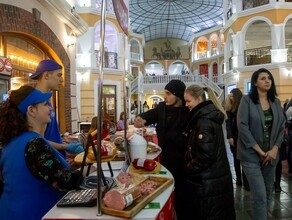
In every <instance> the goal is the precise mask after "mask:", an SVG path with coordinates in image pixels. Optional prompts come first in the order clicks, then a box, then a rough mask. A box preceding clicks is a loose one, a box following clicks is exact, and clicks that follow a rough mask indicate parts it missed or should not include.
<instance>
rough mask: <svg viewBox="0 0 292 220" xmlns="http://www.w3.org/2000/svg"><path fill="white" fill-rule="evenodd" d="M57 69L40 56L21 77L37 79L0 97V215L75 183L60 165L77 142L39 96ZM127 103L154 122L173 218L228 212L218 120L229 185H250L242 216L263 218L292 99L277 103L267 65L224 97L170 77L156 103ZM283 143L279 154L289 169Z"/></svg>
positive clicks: (42, 207)
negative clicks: (170, 183) (64, 136)
mask: <svg viewBox="0 0 292 220" xmlns="http://www.w3.org/2000/svg"><path fill="white" fill-rule="evenodd" d="M61 70H62V66H61V65H59V64H58V63H56V62H55V61H51V60H44V61H42V62H40V64H39V66H38V67H37V70H36V72H35V73H34V74H33V75H32V76H31V78H32V79H35V80H37V84H36V86H35V88H33V87H31V86H27V85H25V86H22V87H20V88H19V89H17V90H14V91H12V92H11V94H10V97H9V98H8V99H7V100H6V101H4V102H3V103H1V105H0V123H1V125H2V126H1V127H0V144H1V146H2V154H1V159H0V183H1V184H2V185H1V184H0V190H1V191H0V219H31V220H34V219H35V220H39V219H41V217H42V216H43V215H44V214H45V213H46V212H47V211H48V210H49V209H50V208H51V207H52V206H53V205H54V204H55V203H56V202H57V201H58V200H59V199H60V198H61V197H62V196H63V195H64V193H66V192H67V191H68V190H71V189H76V188H78V186H77V185H76V184H77V183H78V182H79V180H80V179H78V178H80V174H79V173H78V171H74V170H72V169H71V168H70V166H69V164H68V163H67V162H66V160H65V157H64V155H65V152H66V151H67V152H69V153H72V154H78V153H80V152H82V151H83V147H82V146H81V144H80V143H79V142H72V143H69V144H68V143H63V142H62V140H61V137H60V132H59V128H58V124H57V121H56V117H55V112H54V110H53V107H52V104H51V103H50V101H49V100H50V97H51V96H52V92H53V91H57V90H58V89H59V87H60V85H61V83H62V82H63V78H62V71H61ZM137 108H138V105H137V102H136V103H134V106H133V109H131V110H132V111H135V114H136V116H135V119H134V121H133V124H134V126H135V127H136V128H142V127H145V126H149V125H153V124H155V126H156V133H157V138H158V145H159V146H160V147H161V149H162V152H161V164H162V165H163V166H165V167H166V168H167V169H168V170H169V171H170V172H171V173H172V175H173V177H174V180H175V182H174V183H175V211H176V215H177V219H178V220H181V219H193V218H194V216H195V219H222V220H234V219H236V213H235V207H234V206H235V205H234V194H233V182H232V174H231V169H230V164H229V161H228V157H227V151H226V137H225V136H224V132H223V130H224V129H225V127H224V122H226V131H227V142H228V143H229V146H230V150H231V152H232V155H233V162H234V168H235V174H236V185H238V186H243V187H244V188H245V189H246V190H248V191H250V194H251V197H250V198H251V200H250V205H251V209H252V219H260V220H263V219H267V213H268V208H269V205H270V200H271V194H272V191H273V187H274V185H275V183H274V181H275V175H276V173H277V172H276V167H277V166H279V160H280V159H279V152H280V148H281V146H282V145H283V140H284V137H285V133H284V131H285V127H286V137H289V136H292V129H291V128H292V125H291V123H289V121H290V118H291V115H289V111H288V110H289V109H290V110H291V109H292V101H287V103H286V105H285V107H284V109H283V108H282V106H281V104H280V101H279V99H278V98H277V91H276V86H275V81H274V78H273V75H272V74H271V72H270V71H269V70H267V69H259V70H257V71H255V72H254V73H253V74H252V76H251V88H250V91H249V93H248V94H247V95H243V94H242V92H241V91H240V89H238V88H235V89H233V90H231V91H230V93H229V97H228V99H227V100H226V104H225V106H222V104H221V103H220V102H219V100H218V99H217V97H216V95H215V93H214V92H213V90H212V89H211V88H210V87H208V86H200V85H191V86H189V87H186V86H185V84H184V82H182V81H180V80H171V81H170V82H169V83H167V84H166V86H165V88H164V101H163V102H159V103H157V106H155V108H152V109H150V108H149V105H148V104H147V102H145V103H144V104H143V111H142V112H141V113H140V114H138V112H137ZM285 112H286V113H287V114H285ZM291 112H292V111H291ZM103 120H104V121H106V119H105V118H103ZM111 123H112V122H111ZM129 123H130V122H129V120H128V118H127V116H126V114H125V112H121V114H120V117H119V120H118V121H117V122H116V123H112V124H114V126H112V125H110V124H109V123H106V122H104V123H103V125H105V127H102V129H103V136H102V138H105V137H107V136H108V135H109V134H110V133H111V129H110V128H112V127H114V130H125V129H126V130H127V129H128V126H129ZM96 132H97V117H96V116H95V117H93V118H92V122H91V129H90V131H89V133H90V134H91V135H93V136H95V134H96ZM289 143H290V145H289V147H288V153H287V155H286V156H287V159H288V164H289V173H292V164H291V144H292V143H291V141H290V142H289ZM278 179H279V178H278ZM20 182H21V183H22V184H18V183H20ZM276 182H277V175H276ZM280 191H281V190H280ZM40 194H41V195H42V196H41V197H40V196H38V195H40ZM27 210H30V211H29V212H27Z"/></svg>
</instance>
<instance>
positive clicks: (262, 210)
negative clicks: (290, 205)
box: [237, 68, 285, 220]
mask: <svg viewBox="0 0 292 220" xmlns="http://www.w3.org/2000/svg"><path fill="white" fill-rule="evenodd" d="M237 125H238V144H237V158H238V159H239V160H240V161H241V164H242V167H243V171H244V173H245V175H246V177H247V180H248V183H249V186H250V193H251V196H250V198H251V208H252V219H253V220H257V219H258V220H263V219H267V218H268V208H269V204H270V201H271V194H272V190H273V183H274V177H275V169H276V165H277V163H278V160H279V153H278V151H279V150H278V149H279V147H280V146H281V143H282V140H283V135H284V128H285V117H284V114H283V109H282V107H281V104H280V100H279V99H278V98H277V92H276V86H275V81H274V78H273V75H272V73H271V72H270V71H269V70H267V69H264V68H261V69H259V70H257V71H255V72H254V73H253V74H252V77H251V89H250V92H249V94H248V95H246V96H244V97H243V98H242V99H241V102H240V105H239V108H238V113H237Z"/></svg>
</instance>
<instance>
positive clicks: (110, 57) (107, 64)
mask: <svg viewBox="0 0 292 220" xmlns="http://www.w3.org/2000/svg"><path fill="white" fill-rule="evenodd" d="M95 53H96V59H97V66H98V64H99V62H98V59H99V50H95ZM117 57H118V54H117V53H115V52H107V51H105V52H104V66H103V67H104V68H111V69H118V59H117Z"/></svg>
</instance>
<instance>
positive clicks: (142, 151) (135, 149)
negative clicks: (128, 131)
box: [129, 134, 147, 161]
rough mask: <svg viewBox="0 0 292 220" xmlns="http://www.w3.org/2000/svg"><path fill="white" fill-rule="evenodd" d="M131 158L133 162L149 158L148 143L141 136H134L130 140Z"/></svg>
mask: <svg viewBox="0 0 292 220" xmlns="http://www.w3.org/2000/svg"><path fill="white" fill-rule="evenodd" d="M129 151H130V157H131V160H132V161H133V160H134V159H136V158H146V157H147V141H146V140H145V138H143V137H142V136H141V135H139V134H134V135H132V136H131V137H130V138H129Z"/></svg>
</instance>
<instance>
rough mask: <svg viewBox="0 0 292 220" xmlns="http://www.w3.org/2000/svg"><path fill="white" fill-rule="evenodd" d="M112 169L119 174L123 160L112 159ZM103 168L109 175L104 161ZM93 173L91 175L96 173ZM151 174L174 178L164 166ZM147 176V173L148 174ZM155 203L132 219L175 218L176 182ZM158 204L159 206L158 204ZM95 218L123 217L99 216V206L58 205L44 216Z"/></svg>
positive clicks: (48, 219) (51, 218)
mask: <svg viewBox="0 0 292 220" xmlns="http://www.w3.org/2000/svg"><path fill="white" fill-rule="evenodd" d="M160 153H161V151H160V152H157V153H154V154H147V158H148V159H157V158H158V157H159V154H160ZM111 164H112V170H113V172H114V176H117V175H118V173H119V171H120V169H121V167H122V165H123V161H112V162H111ZM102 169H103V171H104V174H105V175H109V174H110V173H109V170H108V167H107V166H106V163H102ZM94 174H95V173H92V174H91V175H94ZM149 175H151V176H157V177H166V178H173V176H172V174H171V173H170V172H169V171H168V170H167V169H166V168H165V167H163V166H162V168H161V171H160V172H159V173H157V174H149ZM146 176H147V175H146ZM151 204H155V205H154V207H150V205H149V206H148V205H146V207H145V208H143V209H142V210H141V211H140V212H139V213H138V214H137V215H135V216H134V217H133V218H132V219H137V220H138V219H145V220H146V219H147V220H174V219H175V212H174V184H173V183H172V184H171V185H170V186H168V187H167V188H166V189H165V190H164V191H163V192H162V193H161V194H160V195H158V196H157V197H156V198H154V199H153V200H152V201H151ZM157 205H158V206H157ZM69 219H71V220H73V219H74V220H77V219H79V220H81V219H82V220H93V219H123V218H119V217H115V216H111V215H106V214H102V215H101V216H97V207H70V208H68V207H67V208H60V207H57V206H56V205H55V206H54V207H53V208H52V209H51V210H50V211H49V212H48V213H47V214H46V215H45V216H44V217H43V218H42V220H69Z"/></svg>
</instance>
